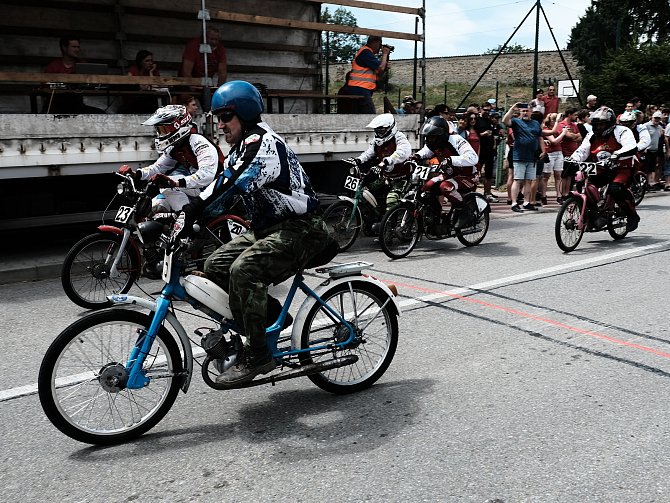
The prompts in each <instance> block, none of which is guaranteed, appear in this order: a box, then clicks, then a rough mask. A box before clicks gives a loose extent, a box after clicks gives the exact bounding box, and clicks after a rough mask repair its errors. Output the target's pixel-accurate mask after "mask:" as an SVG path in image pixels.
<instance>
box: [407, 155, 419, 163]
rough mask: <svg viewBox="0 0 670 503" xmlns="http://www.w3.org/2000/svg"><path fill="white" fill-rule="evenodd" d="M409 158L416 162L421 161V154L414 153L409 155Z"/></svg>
mask: <svg viewBox="0 0 670 503" xmlns="http://www.w3.org/2000/svg"><path fill="white" fill-rule="evenodd" d="M408 160H410V161H414V162H420V161H421V156H420V155H419V154H412V155H410V156H409V159H408Z"/></svg>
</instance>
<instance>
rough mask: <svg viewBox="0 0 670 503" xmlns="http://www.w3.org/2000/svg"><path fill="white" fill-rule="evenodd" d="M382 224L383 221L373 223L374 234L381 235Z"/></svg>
mask: <svg viewBox="0 0 670 503" xmlns="http://www.w3.org/2000/svg"><path fill="white" fill-rule="evenodd" d="M381 226H382V224H381V222H375V223H374V224H372V234H373V235H375V236H379V229H380V228H381Z"/></svg>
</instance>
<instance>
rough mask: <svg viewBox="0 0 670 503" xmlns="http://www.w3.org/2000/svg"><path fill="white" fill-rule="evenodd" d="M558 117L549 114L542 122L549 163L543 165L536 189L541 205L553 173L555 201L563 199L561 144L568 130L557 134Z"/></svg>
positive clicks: (565, 129)
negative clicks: (539, 195)
mask: <svg viewBox="0 0 670 503" xmlns="http://www.w3.org/2000/svg"><path fill="white" fill-rule="evenodd" d="M558 117H559V116H558V114H555V113H551V114H549V115H547V117H546V118H545V119H544V121H543V122H542V137H543V139H544V144H545V147H546V148H545V152H546V153H547V155H548V157H549V162H547V163H544V168H543V171H542V178H541V179H540V186H539V187H538V191H539V192H540V194H541V196H542V197H541V201H542V204H547V184H548V182H549V178H551V173H552V172H553V173H554V184H555V186H556V199H557V200H559V202H560V200H561V198H562V197H563V193H562V191H561V172H562V171H563V149H562V147H561V142H562V141H563V138H565V133H566V131H567V130H568V128H562V129H561V131H560V133H558V131H557V125H558V122H557V119H558ZM557 133H558V134H557Z"/></svg>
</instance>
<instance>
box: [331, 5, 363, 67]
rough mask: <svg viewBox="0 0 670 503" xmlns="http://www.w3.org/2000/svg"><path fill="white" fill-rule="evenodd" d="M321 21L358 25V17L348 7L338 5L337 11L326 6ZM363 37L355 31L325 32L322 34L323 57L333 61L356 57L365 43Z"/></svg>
mask: <svg viewBox="0 0 670 503" xmlns="http://www.w3.org/2000/svg"><path fill="white" fill-rule="evenodd" d="M321 22H322V23H329V24H340V25H344V26H358V25H357V24H356V23H357V21H356V17H355V16H354V15H353V14H352V13H351V11H348V10H346V9H343V8H342V7H338V8H337V9H335V12H332V13H331V12H330V10H328V7H326V8H325V9H324V10H323V12H322V13H321ZM363 42H364V40H363V37H361V36H359V35H354V34H353V33H338V32H332V31H331V32H323V33H322V34H321V47H322V49H323V57H324V58H328V60H329V61H330V62H331V63H345V62H348V61H351V60H353V59H354V56H356V52H357V51H358V49H360V48H361V46H362V45H363Z"/></svg>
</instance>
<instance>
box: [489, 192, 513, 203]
mask: <svg viewBox="0 0 670 503" xmlns="http://www.w3.org/2000/svg"><path fill="white" fill-rule="evenodd" d="M484 197H485V198H486V200H487V201H488V202H489V203H497V202H498V197H497V196H494V195H493V194H484ZM510 203H511V201H510Z"/></svg>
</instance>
